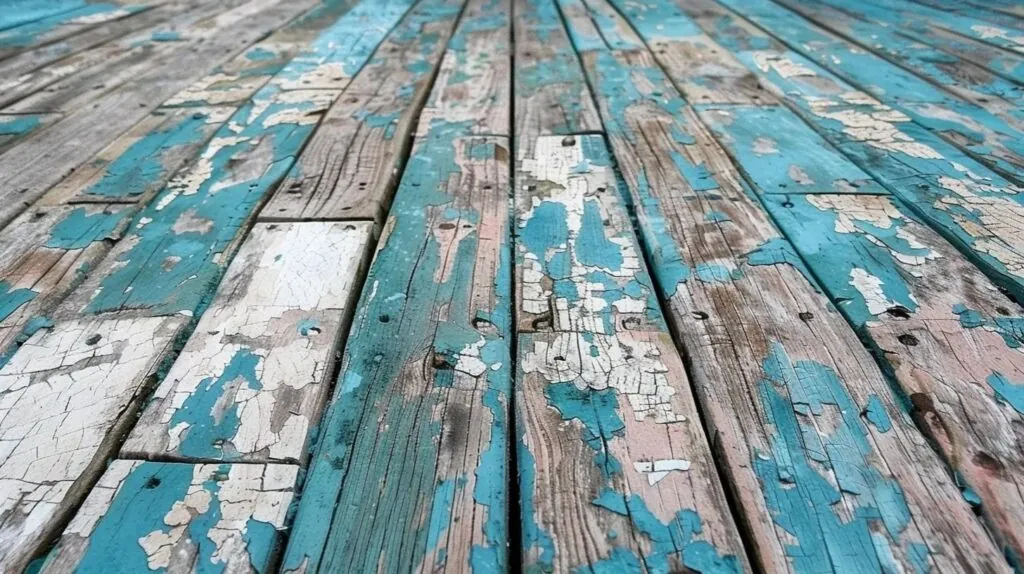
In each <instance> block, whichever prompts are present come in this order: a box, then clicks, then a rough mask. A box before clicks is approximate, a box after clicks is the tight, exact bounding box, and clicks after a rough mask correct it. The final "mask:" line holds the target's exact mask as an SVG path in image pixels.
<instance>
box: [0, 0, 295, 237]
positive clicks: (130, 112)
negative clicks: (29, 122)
mask: <svg viewBox="0 0 1024 574" xmlns="http://www.w3.org/2000/svg"><path fill="white" fill-rule="evenodd" d="M261 1H264V0H261ZM284 4H287V6H285V5H284ZM284 4H282V5H281V6H277V5H274V6H272V7H270V8H266V7H265V6H264V7H263V8H264V9H262V10H259V9H257V8H259V6H252V7H249V9H248V11H241V12H237V13H236V12H235V11H230V12H228V13H227V15H228V16H225V17H223V18H218V19H215V22H214V23H212V24H211V26H210V27H208V28H202V30H203V33H202V35H199V37H200V38H202V39H203V40H204V41H203V42H201V43H198V45H197V46H196V47H195V49H194V50H186V51H184V52H182V53H175V55H177V56H179V57H177V58H174V59H173V60H170V61H168V62H166V64H167V65H165V66H157V67H155V68H154V69H151V70H150V71H149V72H147V73H144V74H140V75H137V76H136V77H135V78H134V79H133V80H132V81H131V82H129V83H128V84H126V85H125V86H122V87H120V88H119V89H117V90H114V91H112V92H110V93H109V94H106V95H105V96H103V97H102V98H100V99H99V100H97V101H96V102H94V104H93V105H92V106H90V107H87V108H84V109H79V110H76V111H75V112H73V113H71V114H69V115H68V116H67V117H65V118H64V119H63V120H61V121H59V122H57V123H56V124H54V125H53V126H51V127H50V128H48V129H46V130H44V131H42V132H40V133H39V134H36V135H33V136H29V137H28V138H26V139H24V140H23V141H21V142H20V143H18V144H17V145H15V146H14V147H13V148H12V149H10V150H8V151H7V152H6V153H4V154H3V155H0V173H3V174H5V177H4V178H3V179H2V180H0V198H2V200H3V202H2V204H0V223H2V224H6V223H9V222H10V220H11V219H13V218H14V217H15V216H16V215H17V214H18V213H20V212H21V211H22V210H23V209H24V208H25V206H26V205H27V204H28V203H30V202H32V201H34V200H35V199H37V198H38V197H40V196H41V195H42V194H43V193H45V192H46V191H47V190H48V189H49V188H50V187H51V186H53V185H54V184H56V183H58V182H59V181H60V180H61V179H63V178H64V177H65V176H66V175H67V174H68V173H69V172H70V171H71V170H73V169H75V168H77V167H78V166H80V165H82V164H83V163H85V162H86V161H87V160H89V159H90V158H92V157H93V156H94V155H95V154H96V153H97V152H99V151H100V150H102V149H103V148H104V147H106V146H107V145H109V144H110V142H112V141H113V140H114V139H116V138H117V137H118V136H119V135H121V134H122V133H124V132H125V131H127V130H128V129H129V128H130V127H131V126H133V125H135V124H136V123H138V122H139V121H140V120H142V119H143V118H145V117H146V115H148V114H149V113H150V112H152V111H153V110H154V109H156V107H157V106H158V105H159V104H160V102H162V101H164V100H166V99H167V98H169V97H170V96H172V95H174V94H175V93H176V92H178V91H180V90H181V89H182V88H184V87H186V86H187V85H188V84H189V83H190V82H192V81H194V80H195V79H197V78H199V77H201V76H202V75H203V73H204V71H205V70H208V69H209V66H215V65H217V64H218V63H220V62H223V61H227V60H229V59H230V58H232V57H233V56H234V55H236V54H237V53H238V52H239V51H240V50H242V49H244V48H245V47H246V46H248V45H249V44H251V43H253V42H254V41H256V40H257V39H259V38H260V37H261V36H263V35H265V34H266V33H268V31H269V30H272V29H274V28H276V27H277V26H280V25H281V24H283V23H284V22H287V21H288V20H290V19H291V18H293V17H294V16H295V15H296V13H297V12H300V11H301V9H300V8H299V7H295V6H292V4H293V3H290V2H286V3H284ZM295 4H296V5H297V6H301V5H304V4H303V3H295ZM243 8H245V7H244V6H243ZM252 11H255V12H254V13H252V14H250V12H252ZM222 16H224V15H222ZM229 30H230V33H228V31H229ZM181 56H183V57H181Z"/></svg>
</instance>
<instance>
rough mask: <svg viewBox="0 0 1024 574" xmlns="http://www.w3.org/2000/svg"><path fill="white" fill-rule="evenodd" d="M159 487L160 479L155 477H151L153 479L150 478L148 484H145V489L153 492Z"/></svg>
mask: <svg viewBox="0 0 1024 574" xmlns="http://www.w3.org/2000/svg"><path fill="white" fill-rule="evenodd" d="M158 486H160V479H159V478H157V477H155V476H151V477H149V480H147V481H146V484H145V486H144V488H148V489H150V490H153V489H154V488H156V487H158Z"/></svg>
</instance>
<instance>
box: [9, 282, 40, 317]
mask: <svg viewBox="0 0 1024 574" xmlns="http://www.w3.org/2000/svg"><path fill="white" fill-rule="evenodd" d="M36 295H37V293H36V292H35V291H33V290H31V289H26V288H24V287H23V288H20V289H14V290H12V289H11V284H10V283H8V282H7V281H0V321H2V320H4V319H6V318H8V317H10V316H11V315H12V314H13V313H14V312H15V311H17V310H18V309H19V308H21V306H22V305H24V304H25V303H28V302H29V301H31V300H33V299H35V298H36Z"/></svg>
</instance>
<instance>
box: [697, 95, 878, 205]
mask: <svg viewBox="0 0 1024 574" xmlns="http://www.w3.org/2000/svg"><path fill="white" fill-rule="evenodd" d="M695 108H696V109H697V110H698V111H699V112H700V118H701V121H702V122H703V123H704V124H705V125H706V126H707V127H708V128H709V129H710V130H711V131H712V132H713V133H714V135H715V138H716V139H717V140H718V141H719V143H721V144H722V145H723V147H725V149H726V150H727V151H728V152H729V155H730V156H732V158H733V159H734V160H735V162H736V165H737V167H738V168H740V169H741V170H742V171H743V172H745V173H746V174H748V176H749V177H751V178H753V179H755V180H756V181H757V182H758V186H757V187H756V190H757V191H759V192H761V193H767V194H778V195H787V194H794V193H796V194H806V193H852V194H861V195H864V194H881V195H885V194H888V193H889V192H888V190H886V189H885V188H884V187H882V186H881V185H879V184H878V182H876V181H875V180H874V179H872V178H871V176H870V175H868V174H867V173H865V172H864V171H863V170H862V169H860V168H859V167H857V166H856V165H854V164H853V163H851V162H850V161H849V160H848V159H846V157H845V156H843V155H842V154H841V153H839V151H838V150H836V149H835V148H833V147H832V146H831V145H829V144H828V143H827V142H826V141H825V139H824V138H822V137H821V136H820V135H819V134H818V133H817V132H815V131H814V130H813V129H811V128H810V126H808V125H807V124H805V123H804V121H803V120H801V119H800V117H799V116H797V115H795V114H794V113H792V112H790V111H789V110H788V109H787V108H785V107H783V106H742V105H740V106H713V105H697V106H695Z"/></svg>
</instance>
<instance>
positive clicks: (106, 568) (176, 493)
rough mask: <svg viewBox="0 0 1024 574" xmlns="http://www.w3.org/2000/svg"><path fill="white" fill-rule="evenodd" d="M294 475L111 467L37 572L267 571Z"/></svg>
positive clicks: (268, 468)
mask: <svg viewBox="0 0 1024 574" xmlns="http://www.w3.org/2000/svg"><path fill="white" fill-rule="evenodd" d="M298 473H299V468H298V467H297V466H289V465H282V464H267V465H263V464H219V465H218V464H204V465H191V464H182V463H166V462H142V461H129V460H116V461H114V462H113V463H111V465H110V467H109V468H108V469H107V471H106V472H105V473H104V474H103V476H102V477H101V478H100V481H99V483H97V485H96V488H94V489H93V491H92V492H91V493H90V494H89V496H88V497H87V498H86V499H85V503H84V504H83V505H82V508H81V510H80V511H79V512H78V514H77V515H76V516H75V518H74V520H72V521H71V524H69V525H68V527H67V529H66V530H65V531H64V534H63V535H62V536H61V537H60V539H59V541H58V543H57V546H56V547H55V548H54V550H53V551H52V552H51V553H50V554H49V555H48V556H47V558H46V562H45V563H44V564H43V566H42V568H41V570H40V571H41V572H43V573H46V574H51V573H52V574H64V573H70V572H115V571H116V572H150V571H154V570H159V571H166V572H267V571H269V568H270V567H271V566H272V561H273V558H274V555H275V552H274V551H275V548H276V546H277V545H278V544H279V543H280V540H281V539H282V538H283V536H282V534H283V531H284V528H285V523H286V519H287V515H288V507H289V504H291V502H292V499H293V497H294V496H295V494H294V489H295V485H296V481H297V479H298Z"/></svg>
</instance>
